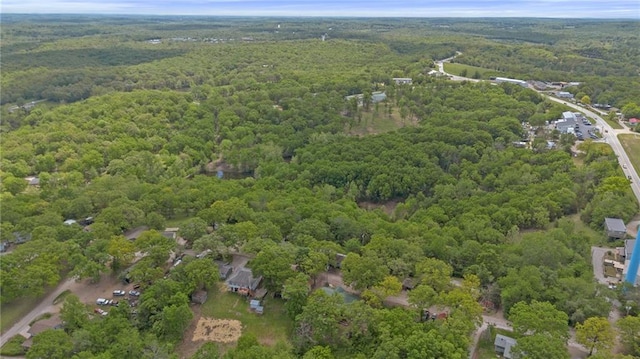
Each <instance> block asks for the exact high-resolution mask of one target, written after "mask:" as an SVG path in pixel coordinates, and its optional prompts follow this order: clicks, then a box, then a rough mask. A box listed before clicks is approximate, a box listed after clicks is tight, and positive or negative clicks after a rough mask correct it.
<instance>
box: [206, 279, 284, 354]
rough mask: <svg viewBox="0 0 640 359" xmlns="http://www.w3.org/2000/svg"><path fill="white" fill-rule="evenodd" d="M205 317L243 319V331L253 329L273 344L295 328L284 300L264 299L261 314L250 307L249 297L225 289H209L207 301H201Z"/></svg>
mask: <svg viewBox="0 0 640 359" xmlns="http://www.w3.org/2000/svg"><path fill="white" fill-rule="evenodd" d="M201 313H202V317H209V318H215V319H233V320H237V321H239V322H240V323H242V333H251V334H253V335H255V336H256V338H258V341H260V342H261V343H263V344H267V345H273V344H275V343H277V342H279V341H283V342H287V341H288V339H287V338H288V336H289V334H290V333H291V331H292V330H293V322H292V321H291V320H290V319H289V316H288V315H287V313H286V311H285V308H284V301H282V300H281V299H274V298H271V297H270V296H269V295H268V294H267V297H266V298H265V300H264V314H262V315H258V314H255V313H253V312H251V311H250V310H249V301H248V300H247V299H246V298H245V297H242V296H240V295H238V294H234V293H228V292H222V291H220V289H218V288H216V289H212V290H210V291H209V298H208V299H207V302H206V303H205V304H204V305H202V310H201Z"/></svg>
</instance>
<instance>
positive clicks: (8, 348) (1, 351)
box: [0, 334, 26, 356]
mask: <svg viewBox="0 0 640 359" xmlns="http://www.w3.org/2000/svg"><path fill="white" fill-rule="evenodd" d="M25 340H26V339H25V337H23V336H22V335H20V334H18V335H14V336H13V337H11V339H9V340H8V341H7V342H6V343H5V344H4V345H3V346H2V348H0V355H6V356H21V355H24V354H25V352H24V349H23V348H22V343H24V341H25Z"/></svg>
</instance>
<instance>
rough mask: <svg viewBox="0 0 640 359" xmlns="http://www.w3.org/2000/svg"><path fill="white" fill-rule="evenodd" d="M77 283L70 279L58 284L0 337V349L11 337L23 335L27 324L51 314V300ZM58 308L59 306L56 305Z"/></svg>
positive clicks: (53, 307) (54, 306) (52, 309)
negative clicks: (41, 316) (43, 314)
mask: <svg viewBox="0 0 640 359" xmlns="http://www.w3.org/2000/svg"><path fill="white" fill-rule="evenodd" d="M76 284H77V282H76V280H75V279H74V278H70V279H67V280H65V281H64V282H62V283H60V284H59V285H58V287H56V289H55V290H54V291H53V292H51V294H49V295H48V296H47V297H46V298H44V299H43V300H42V301H41V302H40V304H38V306H36V307H35V308H33V309H32V310H31V311H30V312H29V313H28V314H27V315H25V316H24V317H22V319H20V320H19V321H18V322H17V323H16V324H14V325H13V326H12V327H11V328H9V329H8V330H7V331H6V332H4V333H2V335H1V336H0V347H1V346H3V345H4V344H5V343H6V342H7V341H8V340H9V339H11V337H13V336H15V335H17V334H25V335H26V332H27V330H28V329H29V323H31V322H32V321H33V320H34V319H36V318H37V317H38V316H39V315H41V314H42V313H51V312H53V311H54V309H55V308H56V307H57V305H54V304H53V300H54V299H56V298H57V297H58V296H59V295H60V293H62V292H64V291H65V290H67V289H72V288H73V287H74V285H76ZM58 306H59V305H58Z"/></svg>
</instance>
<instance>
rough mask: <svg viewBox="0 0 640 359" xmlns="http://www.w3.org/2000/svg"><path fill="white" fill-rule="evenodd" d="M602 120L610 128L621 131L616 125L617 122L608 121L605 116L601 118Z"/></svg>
mask: <svg viewBox="0 0 640 359" xmlns="http://www.w3.org/2000/svg"><path fill="white" fill-rule="evenodd" d="M602 119H603V120H604V122H606V123H607V124H609V126H611V127H612V128H614V129H616V130H621V129H623V127H622V125H620V124H619V123H618V121H617V120H610V119H608V118H607V117H606V116H605V117H602Z"/></svg>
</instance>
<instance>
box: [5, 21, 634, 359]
mask: <svg viewBox="0 0 640 359" xmlns="http://www.w3.org/2000/svg"><path fill="white" fill-rule="evenodd" d="M638 25H639V24H638V22H633V21H630V22H605V23H604V24H602V23H598V22H593V21H577V20H572V21H570V22H566V21H562V20H553V21H552V20H530V21H528V22H527V23H521V22H519V21H516V20H509V19H504V20H500V21H492V20H478V21H472V22H462V21H459V20H452V19H447V20H445V19H439V20H415V19H412V20H407V21H404V20H403V21H400V20H393V19H389V20H380V19H377V20H370V19H368V20H365V19H353V20H349V19H344V20H336V19H320V20H313V21H311V20H299V19H243V18H237V19H225V18H199V17H194V18H192V19H178V18H171V17H149V18H138V17H89V16H83V17H75V16H69V17H62V16H18V15H12V16H9V15H3V26H2V29H1V32H2V38H3V42H2V45H1V48H0V50H1V51H2V54H3V56H2V59H1V61H2V68H3V74H2V88H3V91H2V94H1V102H2V123H1V127H0V130H1V131H2V159H1V166H2V167H1V173H0V176H1V178H2V187H1V189H2V193H1V199H2V219H1V227H0V236H1V239H2V241H3V242H15V240H16V238H17V237H29V238H30V240H29V241H27V242H26V243H24V244H20V245H14V246H13V249H12V251H11V252H10V253H7V254H5V255H3V256H2V266H1V267H0V278H1V281H2V283H1V286H2V287H1V289H2V290H1V300H2V303H12V302H15V301H19V300H21V299H22V298H25V297H34V296H35V297H37V296H41V295H43V294H44V293H45V292H46V290H47V288H50V287H51V286H54V285H56V284H57V283H59V282H60V281H61V280H62V279H63V278H64V277H65V276H70V277H76V278H79V279H84V278H91V279H93V280H95V281H98V280H100V278H101V275H103V274H105V273H106V274H110V275H112V276H115V277H118V276H123V273H125V271H126V275H128V276H129V278H130V279H131V280H132V281H134V282H138V283H142V289H143V293H142V295H141V297H140V304H139V306H138V307H137V309H136V310H135V312H134V310H133V309H131V308H129V307H127V306H119V307H115V308H113V309H112V310H110V312H109V315H108V316H106V317H104V318H102V317H100V316H96V317H89V316H88V309H87V307H86V306H85V305H84V304H83V303H81V302H80V301H79V300H78V298H76V297H74V296H70V297H68V298H67V299H66V301H65V303H64V306H63V308H62V312H61V316H62V318H63V320H64V322H65V328H64V330H63V331H55V330H51V331H46V332H44V333H42V334H40V335H38V336H37V337H36V338H37V340H34V344H33V346H32V347H31V349H30V350H29V351H28V352H27V353H26V356H27V358H29V359H31V358H42V357H48V358H69V357H74V358H140V357H143V358H168V357H174V356H175V357H177V356H178V355H179V354H178V353H177V351H176V348H177V346H178V344H179V343H180V342H181V341H182V340H183V336H184V333H185V330H186V328H187V327H188V325H189V323H190V322H191V320H192V319H193V317H194V314H193V312H192V309H191V307H190V305H189V301H190V299H189V296H190V295H191V294H192V293H193V292H194V291H196V290H200V289H205V290H217V289H216V287H215V284H216V282H217V281H218V276H219V274H218V267H217V265H216V264H215V263H214V262H213V261H212V260H211V258H210V257H207V258H208V259H200V258H195V257H186V258H185V260H184V264H183V265H182V266H180V267H178V268H176V269H175V270H171V271H169V272H166V271H165V266H166V262H167V260H168V259H169V257H170V255H171V253H172V252H179V251H182V250H184V249H194V250H196V251H198V252H202V251H205V250H209V251H211V253H212V256H213V257H214V258H229V256H231V255H233V254H236V253H244V254H248V255H250V256H251V257H252V259H251V261H250V262H249V266H250V267H251V269H252V270H253V271H254V272H256V273H257V274H260V275H262V276H263V277H264V285H265V286H266V287H267V289H269V293H270V294H269V295H272V294H273V293H278V294H279V295H281V296H282V297H283V299H278V300H279V301H282V302H283V303H284V306H285V308H286V312H287V316H288V318H287V319H286V320H288V321H289V322H290V323H291V326H292V328H293V329H292V330H291V332H290V333H288V340H286V341H282V342H278V343H272V344H271V345H266V344H265V343H261V342H259V341H258V339H257V338H256V337H254V336H251V335H243V336H242V337H241V338H240V340H239V341H238V342H237V345H234V346H220V345H216V344H213V343H207V344H204V345H202V347H200V349H199V350H198V351H197V352H196V353H195V354H194V355H193V358H218V357H224V358H269V357H273V358H287V357H291V358H294V357H301V358H306V359H311V358H334V357H335V358H367V357H371V358H452V359H453V358H466V357H467V356H468V350H469V346H470V344H471V339H472V337H471V335H472V333H473V332H474V330H475V329H476V328H477V326H478V325H479V324H480V323H481V322H482V317H481V314H482V313H483V307H482V305H481V303H487V302H490V303H493V305H495V306H496V307H499V308H501V310H502V311H503V312H504V313H505V315H506V316H507V318H508V319H509V320H510V321H512V322H513V324H514V330H516V329H517V330H516V331H517V332H519V333H520V334H521V335H522V337H523V338H522V339H521V344H520V345H519V346H518V347H517V348H518V350H520V352H526V353H528V355H529V357H531V358H568V357H569V354H568V352H567V350H566V348H565V345H566V342H567V338H568V333H569V328H570V327H576V328H583V326H586V325H587V324H589V323H591V322H592V321H594V320H597V319H598V318H600V317H605V318H606V317H607V316H608V313H609V311H610V309H611V301H612V299H614V298H617V299H620V300H624V301H625V302H628V303H631V304H633V305H632V306H630V308H629V310H627V313H626V314H627V315H628V317H626V318H625V319H624V320H622V321H621V323H622V324H620V330H621V333H622V334H621V338H622V340H623V344H625V345H624V347H625V348H624V349H625V352H626V353H628V354H631V355H640V348H638V345H637V342H635V343H634V335H637V333H638V325H639V323H638V322H639V320H638V317H637V315H638V313H639V312H640V302H639V299H638V296H637V293H635V291H634V290H633V289H627V290H622V289H621V290H619V291H618V292H614V291H610V290H607V288H606V287H605V286H603V285H600V284H597V283H596V282H595V281H594V279H593V270H592V268H591V253H590V251H591V246H592V245H595V244H598V243H604V242H605V241H606V238H604V235H603V234H601V233H602V224H603V221H604V218H605V217H618V218H622V219H624V220H629V219H631V218H632V217H633V216H634V215H635V214H637V213H638V204H637V202H636V201H635V198H634V196H633V194H632V193H631V191H630V188H629V186H628V182H627V179H626V178H625V176H624V174H623V173H622V172H621V170H620V169H619V167H618V165H617V159H616V156H615V154H614V153H613V151H612V150H611V149H610V147H609V146H608V145H606V144H603V143H595V142H591V141H586V142H583V143H581V144H580V145H579V146H577V148H572V145H574V143H573V140H571V139H569V138H567V137H564V136H560V135H559V134H558V133H546V132H544V131H539V132H538V133H536V134H535V136H534V137H533V138H527V136H528V135H527V132H528V131H527V130H526V128H525V126H523V123H525V124H526V123H527V122H531V123H544V122H545V121H550V120H555V119H557V118H559V117H560V116H561V113H562V112H563V111H565V110H567V108H565V107H564V106H562V105H560V104H557V103H555V102H552V101H548V100H545V98H544V97H542V96H541V95H539V94H538V93H536V92H535V91H533V90H531V89H525V88H522V87H519V86H514V85H510V84H501V85H498V86H494V85H491V84H489V83H468V82H458V83H455V82H451V81H449V80H448V79H445V78H438V77H432V76H429V75H428V74H429V72H430V71H431V70H432V69H433V67H434V60H437V59H442V58H445V57H449V56H452V55H453V54H455V53H456V51H461V52H462V55H461V56H460V57H458V58H456V61H459V62H460V63H465V64H469V65H474V66H480V67H485V68H489V69H493V70H497V71H499V72H501V73H504V74H505V75H510V76H520V77H522V78H525V79H532V78H533V79H539V80H548V81H581V82H582V85H581V87H578V88H577V89H578V91H581V92H584V93H586V94H588V95H589V96H591V97H592V99H594V102H595V101H600V102H603V103H604V102H606V103H610V104H612V105H616V106H619V107H626V108H627V109H632V108H633V106H636V107H637V104H636V103H635V102H634V101H637V99H638V98H640V93H638V91H640V82H638V76H637V75H638V71H639V70H640V64H639V63H638V58H639V56H638V55H640V54H639V53H638V51H640V50H639V49H640V39H639V35H638V32H637V31H634V29H636V30H637V29H638ZM569 26H571V30H568V27H569ZM578 28H580V29H581V30H579V31H578ZM596 29H598V30H596ZM323 35H324V38H321V36H323ZM150 40H154V41H150ZM525 59H526V60H525ZM489 64H491V65H489ZM594 75H597V76H598V78H594V77H593V76H594ZM394 77H411V78H412V79H413V84H412V85H398V84H396V83H395V82H394V81H393V78H394ZM377 91H383V92H384V93H385V95H386V97H385V98H384V99H383V100H381V101H379V102H374V101H372V100H370V99H371V98H372V94H373V93H374V92H377ZM354 94H363V95H364V96H363V100H362V102H361V103H358V101H357V100H355V99H354V100H348V99H346V97H347V96H349V95H354ZM38 100H44V101H43V102H38V103H35V104H33V103H31V104H30V102H31V101H38ZM28 104H30V105H29V106H27V105H28ZM19 106H22V107H19ZM380 122H384V123H387V124H390V126H391V128H385V129H384V130H381V129H378V128H376V127H375V126H376V125H375V124H377V123H380ZM363 128H364V129H367V131H365V132H366V134H362V133H361V132H357V130H358V129H363ZM523 139H527V140H528V141H530V146H527V147H526V148H521V147H519V146H514V142H519V141H522V140H523ZM548 141H555V142H557V143H558V144H559V146H558V147H557V148H551V147H550V146H548ZM216 171H220V172H221V173H222V172H224V176H222V178H219V177H220V176H216V175H215V174H216ZM28 176H36V177H37V178H38V179H39V183H38V186H37V187H36V186H31V185H29V183H28V181H25V178H26V177H28ZM86 217H94V218H95V223H93V224H91V226H90V229H89V228H87V229H85V228H83V227H81V226H79V225H66V224H64V221H65V220H67V219H81V218H86ZM169 224H171V225H177V226H179V227H180V232H179V234H180V236H181V237H182V238H184V240H185V241H186V247H178V246H177V245H176V243H175V242H174V241H172V240H168V239H167V238H165V237H163V236H162V235H160V233H159V232H158V231H162V230H164V228H165V227H167V226H169ZM142 225H144V226H147V227H148V228H149V229H150V230H149V231H147V232H144V233H143V234H142V235H141V236H140V237H138V238H137V239H136V240H135V241H130V240H128V239H125V237H124V236H123V233H124V232H126V231H128V230H130V229H133V228H136V227H138V226H142ZM136 252H141V253H145V256H144V257H143V258H142V259H140V260H138V261H137V263H136V264H135V266H133V267H130V266H131V264H133V263H134V261H135V253H136ZM338 253H340V254H344V255H346V257H345V258H344V260H343V261H342V263H341V267H342V268H341V271H342V276H343V279H344V282H345V283H346V284H348V285H349V287H351V288H352V289H353V290H355V291H358V292H359V293H360V294H361V295H360V298H361V299H362V300H358V301H355V302H353V303H350V304H347V303H345V302H344V301H343V300H342V299H341V297H339V296H335V295H334V296H331V295H328V294H326V293H325V292H323V291H321V290H317V291H313V292H312V291H311V290H310V283H312V282H313V283H315V281H316V279H317V278H318V275H319V274H320V273H322V272H324V271H325V270H326V268H327V267H335V266H337V263H336V255H337V254H338ZM405 278H412V279H414V280H415V282H416V283H417V284H416V287H415V288H414V289H413V290H412V291H411V292H410V294H409V297H408V301H409V303H410V305H409V306H408V307H406V308H404V307H396V308H390V307H388V306H385V305H383V302H384V299H385V298H386V297H387V296H389V295H395V294H397V293H398V292H400V288H401V285H400V283H401V282H402V281H403V280H404V279H405ZM452 278H458V279H460V280H459V282H460V283H459V285H456V284H455V283H457V282H456V281H453V282H452ZM634 295H635V296H636V297H634ZM634 300H635V302H634ZM631 304H630V305H631ZM432 306H438V307H440V308H446V310H447V312H448V318H447V320H444V321H441V320H435V321H431V320H427V321H424V320H421V316H422V310H423V309H425V308H430V307H432ZM541 313H543V314H544V316H545V318H547V319H548V320H547V321H546V322H545V323H547V325H545V323H542V324H541V323H535V321H534V320H531V317H534V316H536V315H540V314H541ZM549 323H551V324H556V325H555V326H554V325H551V324H549ZM536 325H540V327H536ZM581 330H582V329H581ZM634 330H635V331H634ZM532 333H533V334H532ZM193 345H196V344H193ZM198 345H200V344H198ZM596 355H597V356H599V357H600V358H607V357H611V356H610V353H609V352H606V351H604V350H602V351H599V352H598V353H597V354H596Z"/></svg>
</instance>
